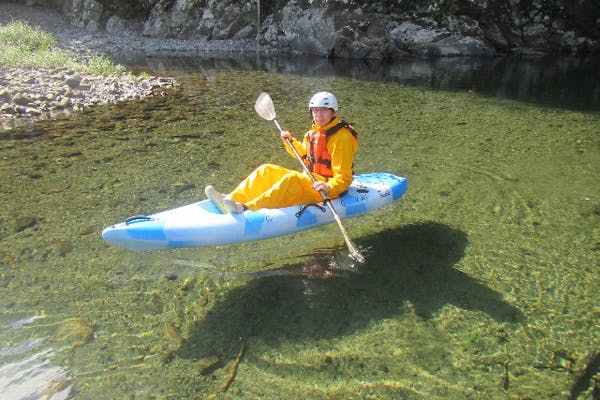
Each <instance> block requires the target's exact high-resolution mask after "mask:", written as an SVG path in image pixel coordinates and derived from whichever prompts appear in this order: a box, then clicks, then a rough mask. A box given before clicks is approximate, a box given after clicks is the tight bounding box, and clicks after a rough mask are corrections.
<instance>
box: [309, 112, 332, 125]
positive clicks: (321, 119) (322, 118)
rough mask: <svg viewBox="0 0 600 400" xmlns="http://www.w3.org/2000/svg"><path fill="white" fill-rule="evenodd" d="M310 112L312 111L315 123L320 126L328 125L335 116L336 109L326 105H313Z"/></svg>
mask: <svg viewBox="0 0 600 400" xmlns="http://www.w3.org/2000/svg"><path fill="white" fill-rule="evenodd" d="M310 112H311V113H312V117H313V121H315V124H316V125H317V126H318V127H319V128H321V127H323V126H325V125H327V124H328V123H329V122H331V120H332V119H333V117H334V116H335V111H333V110H332V109H331V108H325V107H312V108H311V109H310Z"/></svg>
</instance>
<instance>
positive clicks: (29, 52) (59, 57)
mask: <svg viewBox="0 0 600 400" xmlns="http://www.w3.org/2000/svg"><path fill="white" fill-rule="evenodd" d="M56 44H57V42H56V39H55V38H54V37H53V36H52V35H50V34H49V33H47V32H44V31H43V30H42V29H41V28H39V27H34V26H31V25H28V24H26V23H25V22H22V21H13V22H11V23H9V24H7V25H0V66H20V67H25V68H54V67H59V66H60V67H68V68H71V69H74V70H78V71H82V72H88V73H91V74H95V75H103V74H109V73H122V72H124V68H123V67H122V66H119V65H116V66H115V65H114V64H113V63H112V62H111V61H110V60H109V59H108V58H106V57H92V58H91V59H90V60H89V61H87V62H85V61H81V60H79V59H78V58H77V57H76V56H74V55H73V54H71V53H68V52H66V51H63V50H60V49H58V48H57V47H56Z"/></svg>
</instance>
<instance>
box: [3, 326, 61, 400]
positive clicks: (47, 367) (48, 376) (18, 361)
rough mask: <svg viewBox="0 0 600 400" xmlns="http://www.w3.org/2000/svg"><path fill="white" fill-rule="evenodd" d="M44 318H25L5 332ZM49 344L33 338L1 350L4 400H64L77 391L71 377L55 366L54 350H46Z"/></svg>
mask: <svg viewBox="0 0 600 400" xmlns="http://www.w3.org/2000/svg"><path fill="white" fill-rule="evenodd" d="M40 318H43V317H42V316H33V317H29V318H24V319H21V320H18V321H15V322H13V323H11V324H10V325H9V327H8V328H5V329H11V330H16V329H20V328H22V327H23V326H25V325H29V324H31V323H33V322H34V321H35V320H36V319H40ZM14 336H15V337H16V336H18V335H16V334H14ZM45 342H46V340H44V339H41V338H32V339H26V340H25V341H24V342H22V343H20V344H17V345H12V346H8V347H4V346H3V347H0V398H1V399H7V400H8V399H10V400H21V399H23V400H24V399H48V400H63V399H67V398H68V397H69V395H70V394H71V391H72V388H73V385H72V381H71V378H70V374H69V373H68V371H67V370H65V369H64V368H62V367H60V366H57V365H54V364H53V360H54V358H55V355H54V351H53V350H52V348H43V347H42V346H43V345H44V344H45Z"/></svg>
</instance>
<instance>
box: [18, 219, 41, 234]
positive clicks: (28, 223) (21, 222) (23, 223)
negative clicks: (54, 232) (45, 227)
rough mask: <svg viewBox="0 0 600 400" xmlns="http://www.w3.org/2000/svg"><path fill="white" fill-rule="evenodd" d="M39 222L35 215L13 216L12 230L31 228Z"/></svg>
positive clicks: (19, 230)
mask: <svg viewBox="0 0 600 400" xmlns="http://www.w3.org/2000/svg"><path fill="white" fill-rule="evenodd" d="M38 222H39V219H38V218H37V217H34V216H32V215H24V216H21V217H17V218H15V221H14V225H13V226H14V232H15V233H18V232H21V231H24V230H25V229H27V228H32V227H34V226H36V225H37V224H38Z"/></svg>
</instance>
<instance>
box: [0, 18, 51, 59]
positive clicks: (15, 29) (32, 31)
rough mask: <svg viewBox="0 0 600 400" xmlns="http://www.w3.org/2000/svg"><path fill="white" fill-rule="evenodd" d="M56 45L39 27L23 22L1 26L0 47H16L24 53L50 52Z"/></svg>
mask: <svg viewBox="0 0 600 400" xmlns="http://www.w3.org/2000/svg"><path fill="white" fill-rule="evenodd" d="M55 44H56V41H55V40H54V38H53V37H52V36H51V35H49V34H47V33H46V32H44V31H43V30H42V29H40V28H39V27H32V26H30V25H28V24H26V23H24V22H21V21H14V22H11V23H10V24H8V25H6V26H0V46H1V47H2V48H5V47H6V46H10V47H16V48H18V49H20V50H22V51H24V52H25V51H29V52H35V51H48V50H50V49H51V48H52V46H54V45H55Z"/></svg>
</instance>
